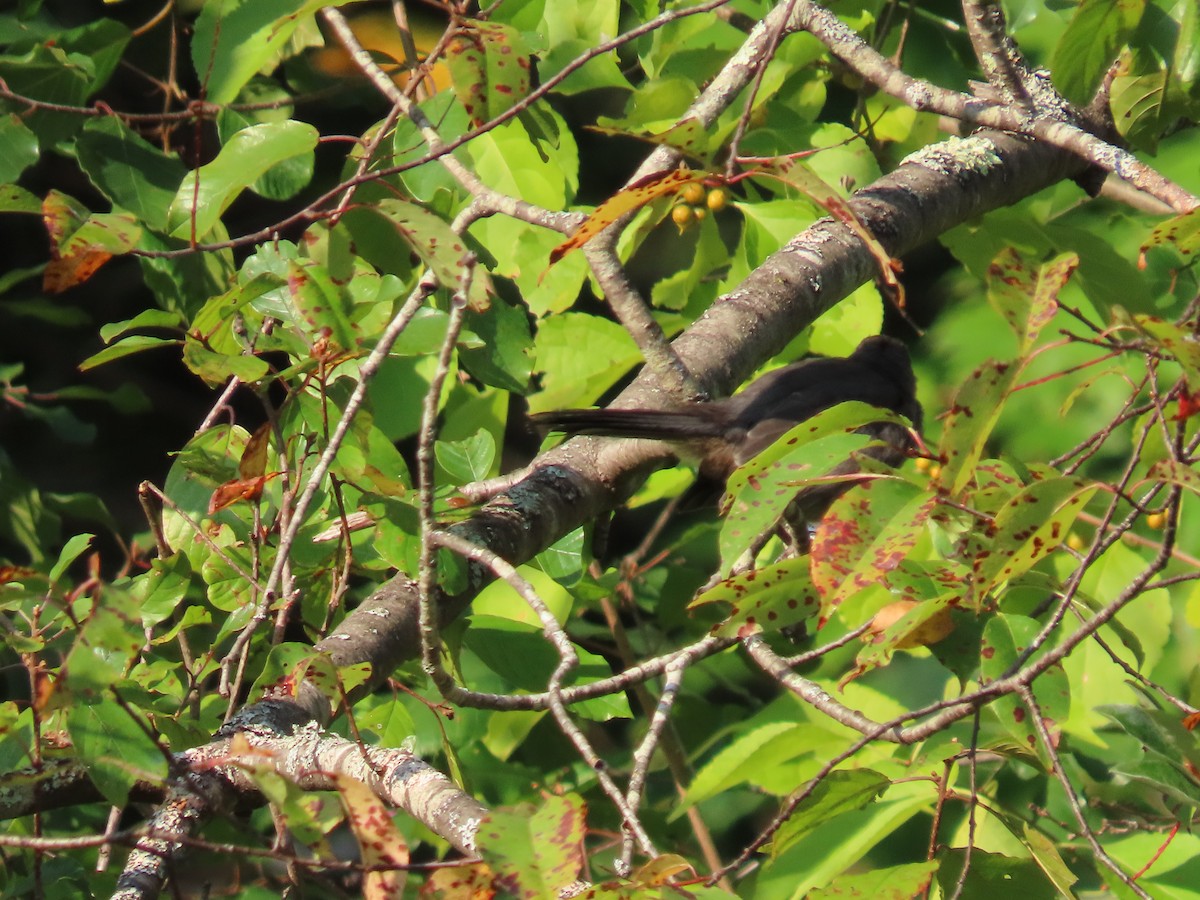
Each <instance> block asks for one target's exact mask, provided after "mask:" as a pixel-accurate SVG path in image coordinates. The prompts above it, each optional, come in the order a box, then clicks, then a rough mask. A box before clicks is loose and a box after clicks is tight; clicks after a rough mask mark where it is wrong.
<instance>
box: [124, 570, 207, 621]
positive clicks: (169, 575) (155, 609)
mask: <svg viewBox="0 0 1200 900" xmlns="http://www.w3.org/2000/svg"><path fill="white" fill-rule="evenodd" d="M191 580H192V566H191V563H190V562H189V561H188V558H187V557H186V556H184V555H183V554H182V553H176V554H174V555H172V556H169V557H167V558H165V559H153V560H151V561H150V570H149V571H147V572H143V573H142V574H141V575H138V576H137V578H135V579H134V581H133V584H132V585H131V586H130V589H129V593H130V594H131V595H132V596H133V597H134V598H135V599H137V600H138V601H139V611H140V613H141V616H142V621H143V622H145V623H146V626H147V627H149V628H153V627H154V626H156V625H158V624H159V623H160V622H165V621H166V620H167V619H169V618H170V617H171V616H172V615H174V614H175V613H176V611H177V610H178V609H179V606H180V604H181V603H182V602H183V597H184V594H185V593H186V592H187V589H188V586H189V585H190V584H191Z"/></svg>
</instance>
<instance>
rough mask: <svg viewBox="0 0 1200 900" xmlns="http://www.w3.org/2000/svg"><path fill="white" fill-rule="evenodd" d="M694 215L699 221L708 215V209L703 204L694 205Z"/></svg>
mask: <svg viewBox="0 0 1200 900" xmlns="http://www.w3.org/2000/svg"><path fill="white" fill-rule="evenodd" d="M692 215H693V216H695V217H696V221H697V222H699V221H700V220H701V219H703V218H704V217H705V216H707V215H708V210H707V209H705V208H704V207H703V206H693V207H692Z"/></svg>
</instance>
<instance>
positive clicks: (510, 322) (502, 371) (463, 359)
mask: <svg viewBox="0 0 1200 900" xmlns="http://www.w3.org/2000/svg"><path fill="white" fill-rule="evenodd" d="M466 327H467V328H468V330H470V331H471V332H472V333H473V334H476V335H478V336H479V339H480V340H481V341H482V342H483V346H482V347H475V348H464V347H460V348H459V352H458V359H459V362H460V363H461V364H462V367H463V368H464V369H466V370H467V371H468V372H470V373H471V374H472V375H474V376H475V377H476V378H478V379H479V380H480V381H482V382H484V383H485V384H490V385H493V386H495V387H498V388H501V389H503V390H506V391H511V392H513V393H516V394H524V393H526V392H527V391H528V390H529V379H530V376H531V375H532V370H533V358H532V357H533V334H532V333H531V332H530V330H529V316H528V312H527V311H526V309H525V308H524V307H523V306H512V305H510V304H508V303H506V302H505V301H504V300H501V299H496V300H493V301H492V305H491V308H490V309H488V310H486V311H485V312H474V311H471V312H468V313H467V322H466Z"/></svg>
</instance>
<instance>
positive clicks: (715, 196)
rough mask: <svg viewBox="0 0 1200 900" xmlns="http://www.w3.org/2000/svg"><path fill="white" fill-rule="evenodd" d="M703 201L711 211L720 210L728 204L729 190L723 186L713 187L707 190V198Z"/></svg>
mask: <svg viewBox="0 0 1200 900" xmlns="http://www.w3.org/2000/svg"><path fill="white" fill-rule="evenodd" d="M704 202H705V203H707V204H708V208H709V209H711V210H712V211H713V212H720V211H721V210H723V209H724V208H725V207H726V206H728V205H729V191H727V190H725V188H713V189H712V190H711V191H709V192H708V199H707V200H705V201H704Z"/></svg>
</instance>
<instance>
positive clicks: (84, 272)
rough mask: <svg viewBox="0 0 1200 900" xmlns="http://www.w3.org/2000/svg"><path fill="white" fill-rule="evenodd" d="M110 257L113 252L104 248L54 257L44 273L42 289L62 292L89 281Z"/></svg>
mask: <svg viewBox="0 0 1200 900" xmlns="http://www.w3.org/2000/svg"><path fill="white" fill-rule="evenodd" d="M110 259H112V254H111V253H106V252H105V251H103V250H92V251H84V252H82V253H80V254H77V255H74V256H68V257H66V258H65V259H52V260H50V262H48V263H46V270H45V272H44V273H43V274H42V290H43V291H45V292H46V293H48V294H61V293H62V292H63V291H65V290H67V288H72V287H75V285H77V284H82V283H83V282H85V281H87V280H88V279H89V278H91V277H92V276H93V275H95V274H96V270H97V269H99V268H100V267H101V266H102V265H104V264H105V263H106V262H108V261H109V260H110Z"/></svg>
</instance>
